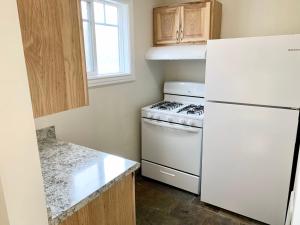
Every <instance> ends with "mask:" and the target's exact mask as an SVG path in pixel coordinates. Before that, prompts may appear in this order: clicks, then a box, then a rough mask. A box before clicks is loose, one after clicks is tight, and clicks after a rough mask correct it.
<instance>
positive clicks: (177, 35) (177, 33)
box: [176, 30, 179, 43]
mask: <svg viewBox="0 0 300 225" xmlns="http://www.w3.org/2000/svg"><path fill="white" fill-rule="evenodd" d="M176 40H177V42H178V43H179V31H178V30H177V31H176Z"/></svg>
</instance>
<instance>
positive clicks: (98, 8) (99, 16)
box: [94, 2, 104, 23]
mask: <svg viewBox="0 0 300 225" xmlns="http://www.w3.org/2000/svg"><path fill="white" fill-rule="evenodd" d="M94 17H95V22H96V23H104V5H103V4H102V3H100V2H94Z"/></svg>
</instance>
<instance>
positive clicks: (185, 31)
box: [180, 2, 211, 43]
mask: <svg viewBox="0 0 300 225" xmlns="http://www.w3.org/2000/svg"><path fill="white" fill-rule="evenodd" d="M210 11H211V3H210V2H204V3H198V4H189V5H185V6H182V7H181V29H180V42H182V43H190V42H202V41H207V40H209V39H210Z"/></svg>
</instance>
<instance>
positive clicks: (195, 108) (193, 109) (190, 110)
mask: <svg viewBox="0 0 300 225" xmlns="http://www.w3.org/2000/svg"><path fill="white" fill-rule="evenodd" d="M184 112H186V114H194V115H196V114H198V115H202V114H203V113H204V106H203V105H194V104H191V105H188V106H186V107H184V108H182V109H180V110H178V112H177V113H184Z"/></svg>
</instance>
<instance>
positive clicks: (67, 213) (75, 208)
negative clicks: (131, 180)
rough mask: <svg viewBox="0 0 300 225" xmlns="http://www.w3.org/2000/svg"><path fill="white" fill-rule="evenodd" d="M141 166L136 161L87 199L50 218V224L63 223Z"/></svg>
mask: <svg viewBox="0 0 300 225" xmlns="http://www.w3.org/2000/svg"><path fill="white" fill-rule="evenodd" d="M139 168H140V163H136V164H135V165H133V166H132V167H130V168H129V169H127V170H126V171H125V172H123V173H121V174H120V175H119V176H117V177H116V178H114V179H112V180H111V181H110V182H108V183H107V184H105V185H104V186H102V187H101V188H100V189H98V190H97V191H95V192H93V193H92V194H90V195H89V196H87V197H86V198H85V199H83V200H81V201H80V202H78V203H77V204H75V205H74V206H72V207H70V208H69V209H67V210H66V211H64V212H63V213H61V214H60V215H58V216H57V217H55V218H49V225H58V224H60V223H62V222H63V221H64V220H65V219H66V218H67V217H69V216H71V215H73V214H74V213H76V212H77V211H78V210H80V209H81V208H83V207H84V206H86V205H87V204H88V203H90V202H91V201H93V200H94V199H96V198H97V197H99V196H100V195H101V194H102V193H103V192H105V191H106V190H108V189H109V188H110V187H111V186H113V185H114V184H115V183H117V182H118V181H120V180H121V179H122V178H123V177H126V176H128V175H129V174H131V173H134V172H135V171H136V170H138V169H139Z"/></svg>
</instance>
